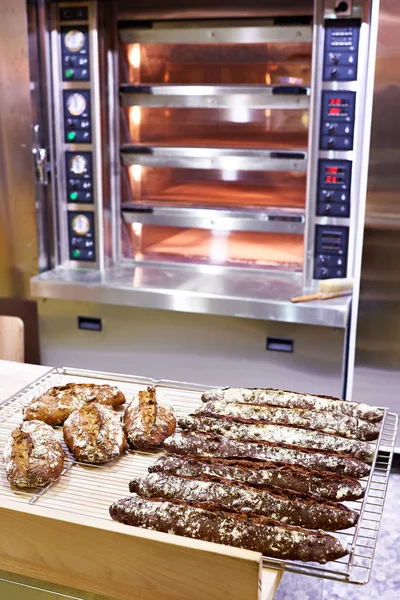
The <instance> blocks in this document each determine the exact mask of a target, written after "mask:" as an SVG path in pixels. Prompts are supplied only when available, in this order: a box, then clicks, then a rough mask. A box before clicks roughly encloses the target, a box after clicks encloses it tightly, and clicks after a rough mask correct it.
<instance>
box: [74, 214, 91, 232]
mask: <svg viewBox="0 0 400 600" xmlns="http://www.w3.org/2000/svg"><path fill="white" fill-rule="evenodd" d="M72 229H73V231H74V232H75V233H76V234H77V235H86V234H87V233H88V232H89V231H90V221H89V219H88V218H87V217H86V216H85V215H76V217H74V218H73V219H72Z"/></svg>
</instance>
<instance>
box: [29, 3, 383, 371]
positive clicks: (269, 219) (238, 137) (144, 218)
mask: <svg viewBox="0 0 400 600" xmlns="http://www.w3.org/2000/svg"><path fill="white" fill-rule="evenodd" d="M33 5H34V3H33ZM372 9H373V7H372V6H371V3H370V2H368V1H364V0H356V1H354V2H338V1H336V0H316V1H315V2H313V1H312V0H301V1H299V2H295V1H293V0H285V1H283V2H279V3H277V2H271V1H264V2H261V1H259V0H250V1H249V2H248V3H246V5H245V6H244V5H243V3H241V2H227V1H226V0H217V1H216V2H201V3H200V2H196V1H195V0H193V1H191V2H183V1H182V0H175V1H173V2H169V3H168V5H167V6H166V4H165V3H164V2H161V1H160V0H147V1H146V2H145V1H144V0H116V1H115V2H62V3H59V2H51V3H49V4H44V3H38V6H37V7H36V8H31V12H32V15H31V19H30V22H31V27H32V30H35V31H36V34H42V35H39V36H37V37H38V38H39V40H40V42H39V43H38V47H37V48H35V51H36V50H38V52H39V56H41V57H42V59H41V60H42V62H41V65H40V68H41V72H40V75H39V76H38V81H39V82H40V83H41V84H42V86H43V84H44V83H45V93H44V94H43V97H42V105H43V106H44V107H45V109H44V114H45V115H47V116H48V119H47V121H46V122H45V123H42V125H41V126H42V129H43V128H44V130H46V129H47V130H48V139H49V144H48V145H49V157H48V159H49V164H48V165H47V167H48V171H49V176H48V174H47V171H46V164H45V161H46V156H45V152H44V151H43V152H41V151H42V150H44V149H43V148H41V147H40V143H39V142H40V135H41V134H40V130H39V132H38V143H39V147H38V148H37V149H36V150H37V151H36V154H35V156H36V158H37V172H38V176H39V180H40V179H41V180H42V181H43V182H47V183H48V185H47V186H46V187H47V190H46V191H47V199H46V200H43V202H42V209H40V211H39V229H40V231H41V232H42V233H41V236H42V237H44V238H46V235H47V236H48V239H47V245H48V248H47V254H48V256H50V260H49V261H48V265H49V266H48V268H47V269H44V270H45V271H47V272H44V273H43V274H42V275H39V277H38V278H36V279H35V280H34V281H33V284H32V290H33V293H34V295H35V296H39V297H42V298H53V299H54V298H58V299H64V298H69V299H70V300H78V301H79V300H90V301H91V302H100V303H102V302H104V303H109V304H122V305H127V304H128V305H134V306H146V307H147V306H150V307H152V308H168V309H173V310H175V309H176V310H183V311H185V310H186V311H188V312H191V311H192V312H204V313H214V314H224V315H232V316H244V317H249V316H250V317H253V318H258V319H265V320H268V319H273V320H274V321H280V320H283V321H289V322H292V323H293V322H299V323H303V324H313V325H322V326H338V327H340V328H345V327H347V325H348V314H349V310H348V309H349V300H348V299H342V300H340V301H338V303H337V304H331V305H330V306H329V307H327V308H326V311H327V313H329V314H325V312H324V311H325V308H321V309H318V310H316V311H315V312H314V315H313V316H312V317H310V316H307V315H305V314H301V311H302V310H303V308H298V309H293V308H288V305H289V306H290V297H291V296H292V295H299V293H301V292H302V291H303V289H304V288H311V289H312V288H315V287H316V286H317V283H318V280H320V279H325V278H332V277H335V278H336V277H338V278H345V277H351V276H353V274H354V270H355V268H357V253H358V246H357V241H358V240H359V239H360V236H359V233H360V232H362V229H363V219H364V200H365V198H364V196H365V189H364V188H365V185H366V172H367V167H368V163H367V160H368V152H365V148H366V147H367V145H368V139H369V122H368V120H367V125H366V124H365V110H366V107H367V106H368V103H369V102H370V97H371V93H370V88H371V79H372V77H373V68H372V69H371V68H368V67H370V66H371V48H373V43H374V34H373V32H374V28H373V27H371V15H373V12H372ZM372 61H373V51H372ZM32 63H33V70H35V69H37V57H36V56H35V55H34V53H33V59H32ZM39 87H40V86H39ZM44 121H45V119H44ZM39 129H40V128H39ZM37 131H38V130H37ZM45 133H46V132H45V131H43V135H44V136H45ZM44 146H46V144H44ZM44 206H45V207H46V210H44V209H43V207H44ZM43 247H44V248H45V244H43ZM44 252H46V248H45V249H44ZM43 262H44V263H45V262H46V261H45V260H44V261H43ZM95 286H96V293H94V291H93V290H94V287H95ZM73 289H74V291H72V290H73ZM90 290H91V292H93V293H92V294H91V292H90ZM136 292H138V293H137V294H136ZM93 294H94V295H93ZM135 294H136V295H135ZM144 294H145V295H146V299H144ZM183 294H186V296H188V297H189V299H188V298H187V297H186V296H185V299H184V300H183V301H182V296H183ZM194 295H196V299H195V300H196V302H194V300H193V298H194ZM278 300H279V302H280V312H279V314H275V313H274V314H273V313H272V312H271V310H270V309H269V308H268V306H267V304H268V302H272V303H275V305H276V303H277V301H278ZM222 301H223V302H222ZM213 302H214V304H215V305H212V303H213ZM217 303H219V304H218V306H216V304H217ZM222 304H223V306H222ZM255 304H257V307H255V308H254V310H253V308H252V307H254V306H255ZM178 305H179V306H178ZM305 310H308V314H309V313H310V310H309V309H305ZM335 310H337V314H336V316H335V315H334V314H333V313H334V311H335ZM89 326H90V323H89ZM93 326H94V327H95V326H96V325H93ZM325 343H326V341H325ZM289 349H290V348H289ZM339 354H340V362H341V363H342V360H343V356H344V355H345V354H346V352H345V351H344V349H343V347H341V350H340V352H339ZM64 362H65V361H64ZM67 362H68V361H67ZM87 366H89V365H87ZM114 368H115V366H114ZM345 368H346V367H343V365H342V364H341V367H340V372H341V373H342V372H343V371H344V370H345Z"/></svg>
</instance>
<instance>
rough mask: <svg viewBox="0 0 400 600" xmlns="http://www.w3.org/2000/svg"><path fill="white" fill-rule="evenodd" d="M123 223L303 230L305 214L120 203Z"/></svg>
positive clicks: (275, 231) (280, 230)
mask: <svg viewBox="0 0 400 600" xmlns="http://www.w3.org/2000/svg"><path fill="white" fill-rule="evenodd" d="M122 216H123V219H124V221H125V222H126V223H142V224H146V225H164V226H170V227H194V228H196V229H222V230H224V231H264V232H273V233H300V234H302V233H303V232H304V222H305V217H304V214H299V212H295V211H293V212H292V213H291V212H290V211H289V210H287V211H285V212H283V211H277V210H275V211H274V210H271V211H267V210H265V211H260V210H254V211H244V210H217V209H209V208H184V207H170V206H147V207H146V206H144V205H140V206H137V207H135V206H134V205H130V206H123V207H122Z"/></svg>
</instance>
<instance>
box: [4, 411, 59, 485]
mask: <svg viewBox="0 0 400 600" xmlns="http://www.w3.org/2000/svg"><path fill="white" fill-rule="evenodd" d="M3 455H4V462H5V468H6V475H7V479H8V481H9V482H10V484H11V485H15V486H17V487H21V488H24V487H38V486H44V485H47V484H48V483H50V482H51V481H55V480H56V479H58V477H60V475H61V472H62V469H63V465H64V451H63V449H62V446H61V444H60V442H59V441H58V439H57V436H56V434H55V433H54V431H53V430H52V428H51V427H50V426H49V425H46V423H43V422H42V421H29V422H27V423H22V424H21V425H19V427H16V428H15V429H14V431H13V432H12V433H11V435H10V436H9V438H8V439H7V442H6V445H5V447H4V452H3Z"/></svg>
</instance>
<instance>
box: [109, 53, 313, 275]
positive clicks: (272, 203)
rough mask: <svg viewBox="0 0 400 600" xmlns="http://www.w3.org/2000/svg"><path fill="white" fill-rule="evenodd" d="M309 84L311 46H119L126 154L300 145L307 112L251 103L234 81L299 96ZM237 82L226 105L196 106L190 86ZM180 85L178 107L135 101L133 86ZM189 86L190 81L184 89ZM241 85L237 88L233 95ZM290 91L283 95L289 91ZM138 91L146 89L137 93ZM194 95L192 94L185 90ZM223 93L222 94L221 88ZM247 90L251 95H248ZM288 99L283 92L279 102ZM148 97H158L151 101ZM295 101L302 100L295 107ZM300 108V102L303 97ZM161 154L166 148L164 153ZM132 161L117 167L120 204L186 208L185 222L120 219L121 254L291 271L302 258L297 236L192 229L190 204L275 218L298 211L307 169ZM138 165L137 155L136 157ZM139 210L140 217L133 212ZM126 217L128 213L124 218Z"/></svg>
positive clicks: (139, 258)
mask: <svg viewBox="0 0 400 600" xmlns="http://www.w3.org/2000/svg"><path fill="white" fill-rule="evenodd" d="M310 80H311V44H309V43H279V42H278V43H255V44H241V43H237V44H231V43H229V44H227V43H219V44H217V43H214V44H179V43H176V44H164V43H160V44H138V43H132V44H125V45H124V44H122V46H121V62H120V81H121V84H122V88H121V90H122V92H124V88H125V91H126V93H130V99H129V102H126V101H125V102H122V103H121V104H122V106H121V109H120V140H121V144H122V145H123V147H124V151H126V150H128V151H131V152H133V154H136V155H137V154H140V153H142V152H144V153H146V152H147V153H148V154H149V155H151V154H152V152H153V150H152V149H157V148H168V147H172V148H176V149H184V148H213V149H229V150H230V151H231V150H234V151H235V150H237V151H239V152H240V151H248V150H255V151H260V150H269V151H276V152H286V151H301V152H306V151H307V143H308V142H307V140H308V126H309V113H308V110H307V109H303V108H300V107H299V108H297V107H293V106H291V108H290V109H287V108H284V107H283V108H281V107H280V106H279V101H277V102H275V103H274V106H273V108H267V107H263V106H262V103H261V105H260V106H258V105H257V106H256V107H254V106H253V107H252V106H251V103H250V105H249V103H248V102H247V101H246V99H245V97H244V96H243V95H241V93H240V86H249V85H251V86H259V90H261V91H262V90H267V91H270V90H272V89H273V88H277V89H276V91H277V92H278V94H282V96H281V97H282V98H285V96H284V95H283V93H282V89H283V88H285V90H286V94H290V93H291V92H292V97H293V93H299V94H306V93H307V87H308V86H309V85H310ZM216 85H218V86H226V90H227V93H229V94H231V95H232V94H234V93H235V91H231V90H230V89H229V86H236V96H235V98H234V101H233V102H232V100H231V101H230V102H229V106H228V107H224V108H221V107H216V106H214V107H213V106H212V103H210V107H205V106H204V105H203V106H202V107H196V106H193V102H191V101H190V93H191V90H190V86H209V88H208V89H207V88H206V87H203V92H204V93H205V94H207V95H212V94H213V88H212V86H216ZM146 86H149V88H148V89H150V87H151V86H159V87H158V88H157V91H154V92H152V93H153V95H154V97H155V96H156V94H157V93H158V94H162V93H163V86H182V87H181V88H180V90H179V92H176V90H175V92H174V93H179V94H181V95H183V96H185V95H187V97H188V102H187V106H185V102H181V104H180V105H179V107H177V106H173V102H172V103H169V104H170V105H169V106H162V105H160V104H159V103H158V102H157V101H155V102H154V104H155V105H153V106H148V105H146V102H144V103H143V105H140V104H141V103H140V101H137V102H135V89H136V88H137V91H141V92H142V93H143V90H146ZM185 86H189V87H185ZM238 86H239V93H237V90H238ZM287 90H289V92H288V91H287ZM144 93H146V92H144ZM192 93H193V92H192ZM219 93H221V90H220V92H219ZM250 93H251V91H250ZM287 97H288V96H286V98H287ZM155 100H157V99H156V98H155ZM300 104H301V103H300ZM303 106H304V103H303ZM164 152H167V151H165V150H164ZM140 162H141V161H140V160H138V161H137V163H138V164H131V165H130V166H125V167H123V168H122V189H121V203H122V207H123V208H124V207H127V206H128V207H129V208H130V210H132V209H134V208H135V207H137V208H138V210H146V211H148V213H147V214H150V215H151V211H152V210H153V209H156V208H160V207H161V208H162V207H164V208H172V209H176V210H178V211H179V209H180V208H182V209H183V208H184V209H194V213H193V215H194V218H193V220H192V221H191V222H193V225H192V226H191V227H186V228H185V227H179V225H178V224H177V225H178V226H176V227H175V226H170V223H168V226H166V225H165V224H163V223H162V219H161V221H160V220H158V221H157V222H154V223H152V222H151V217H149V218H148V219H147V220H146V222H145V223H144V222H140V218H139V217H138V220H137V222H133V223H126V222H125V221H124V225H123V233H124V235H123V244H122V246H123V256H124V258H126V259H133V260H135V261H138V262H144V261H145V262H148V261H149V262H177V263H188V262H190V263H194V264H215V265H227V266H242V267H246V266H247V267H252V268H254V267H256V268H264V269H265V268H268V269H285V270H295V271H299V270H301V269H302V263H303V241H304V240H303V235H300V234H293V233H270V232H268V233H267V232H259V231H257V232H255V231H236V230H235V231H223V230H215V229H214V230H213V229H202V228H200V227H197V226H196V222H195V209H201V208H203V209H204V208H205V209H207V208H212V209H224V210H230V211H232V214H233V215H234V214H235V211H236V212H239V211H254V212H255V213H256V212H258V213H259V212H260V211H269V212H271V211H273V212H277V213H278V214H282V215H283V216H285V215H286V218H287V215H288V214H290V215H299V214H300V215H304V211H305V198H306V174H305V172H298V171H291V170H290V169H287V170H285V169H280V170H279V171H278V170H268V169H265V170H258V171H257V170H254V171H250V170H247V169H245V170H241V168H240V164H239V165H238V164H235V157H233V158H232V160H231V164H232V166H231V167H230V168H228V169H215V168H213V167H212V166H210V169H206V168H201V169H200V168H199V169H196V166H195V160H194V161H193V167H191V166H190V165H187V164H186V165H185V167H182V166H181V167H177V168H171V167H170V166H168V164H167V165H165V166H163V165H162V164H160V163H158V164H157V166H144V165H142V164H140ZM142 162H143V161H142ZM133 163H135V160H133ZM139 214H140V213H138V215H139ZM131 220H134V217H131Z"/></svg>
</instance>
